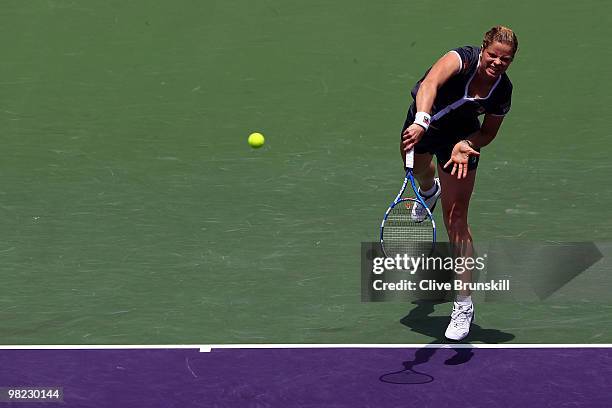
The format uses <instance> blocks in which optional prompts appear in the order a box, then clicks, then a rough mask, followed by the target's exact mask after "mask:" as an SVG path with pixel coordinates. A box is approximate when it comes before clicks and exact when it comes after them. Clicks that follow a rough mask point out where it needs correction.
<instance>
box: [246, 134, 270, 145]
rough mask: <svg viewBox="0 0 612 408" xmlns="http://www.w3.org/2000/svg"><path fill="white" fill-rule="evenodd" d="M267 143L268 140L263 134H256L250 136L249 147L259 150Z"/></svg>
mask: <svg viewBox="0 0 612 408" xmlns="http://www.w3.org/2000/svg"><path fill="white" fill-rule="evenodd" d="M265 141H266V139H264V137H263V135H262V134H261V133H257V132H256V133H251V134H250V135H249V145H251V147H252V148H254V149H258V148H260V147H261V146H263V145H264V142H265Z"/></svg>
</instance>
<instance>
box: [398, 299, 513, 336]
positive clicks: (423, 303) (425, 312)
mask: <svg viewBox="0 0 612 408" xmlns="http://www.w3.org/2000/svg"><path fill="white" fill-rule="evenodd" d="M412 303H413V304H415V305H416V307H415V308H413V309H412V310H411V311H410V313H408V314H407V315H406V316H404V317H403V318H402V319H401V320H400V323H402V324H403V325H404V326H408V327H409V328H410V330H412V331H413V332H416V333H420V334H423V335H425V336H428V337H431V338H433V339H434V340H433V341H432V344H438V343H439V344H443V343H450V344H454V343H452V342H450V341H449V340H447V339H446V338H445V337H444V332H445V331H446V327H447V326H448V323H449V319H450V318H449V316H430V314H431V313H433V312H434V306H435V305H437V304H441V303H445V302H444V301H435V300H415V301H413V302H412ZM449 315H450V309H449ZM514 337H515V336H514V335H513V334H512V333H506V332H503V331H501V330H497V329H485V328H483V327H481V326H479V325H478V324H477V323H472V327H471V328H470V334H469V335H468V337H467V338H466V339H465V342H470V341H479V342H483V343H488V344H497V343H506V342H508V341H510V340H512V339H514Z"/></svg>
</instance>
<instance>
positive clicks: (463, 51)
mask: <svg viewBox="0 0 612 408" xmlns="http://www.w3.org/2000/svg"><path fill="white" fill-rule="evenodd" d="M450 52H453V53H455V54H457V56H459V60H460V63H461V72H463V73H465V72H467V71H469V70H470V69H472V68H474V67H475V66H476V65H478V57H479V55H480V47H478V46H475V45H464V46H462V47H457V48H453V49H452V50H450Z"/></svg>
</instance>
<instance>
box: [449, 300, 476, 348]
mask: <svg viewBox="0 0 612 408" xmlns="http://www.w3.org/2000/svg"><path fill="white" fill-rule="evenodd" d="M472 321H474V304H473V303H471V302H470V303H469V304H462V303H458V302H454V303H453V312H452V313H451V321H450V323H449V324H448V327H447V328H446V332H445V333H444V336H445V337H446V338H447V339H449V340H454V341H460V340H463V339H465V338H466V337H467V335H468V334H469V333H470V325H471V324H472Z"/></svg>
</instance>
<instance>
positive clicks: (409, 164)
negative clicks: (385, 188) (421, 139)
mask: <svg viewBox="0 0 612 408" xmlns="http://www.w3.org/2000/svg"><path fill="white" fill-rule="evenodd" d="M406 168H409V169H414V149H410V150H409V151H408V153H406Z"/></svg>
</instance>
